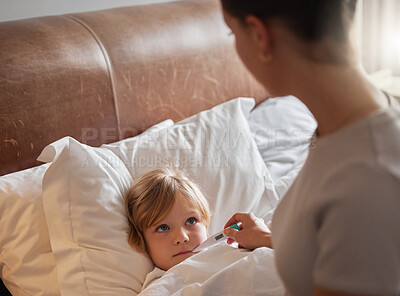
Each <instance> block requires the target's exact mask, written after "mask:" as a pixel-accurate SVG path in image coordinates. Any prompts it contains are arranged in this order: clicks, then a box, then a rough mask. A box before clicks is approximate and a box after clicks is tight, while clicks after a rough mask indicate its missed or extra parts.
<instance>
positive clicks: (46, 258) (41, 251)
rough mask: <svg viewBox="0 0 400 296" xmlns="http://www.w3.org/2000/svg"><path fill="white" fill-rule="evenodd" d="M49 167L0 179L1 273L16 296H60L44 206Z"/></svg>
mask: <svg viewBox="0 0 400 296" xmlns="http://www.w3.org/2000/svg"><path fill="white" fill-rule="evenodd" d="M48 166H49V165H47V164H46V165H41V166H38V167H35V168H32V169H28V170H24V171H21V172H17V173H13V174H9V175H5V176H2V177H0V247H1V249H0V271H1V278H2V279H3V282H4V284H5V285H6V286H7V288H8V290H9V291H10V292H11V293H12V294H13V295H17V296H18V295H44V296H46V295H53V296H54V295H60V291H59V288H58V283H57V270H56V262H55V259H54V256H53V253H52V252H51V246H50V238H49V234H48V229H47V223H46V219H45V216H44V211H43V202H42V178H43V175H44V173H45V171H46V170H47V168H48Z"/></svg>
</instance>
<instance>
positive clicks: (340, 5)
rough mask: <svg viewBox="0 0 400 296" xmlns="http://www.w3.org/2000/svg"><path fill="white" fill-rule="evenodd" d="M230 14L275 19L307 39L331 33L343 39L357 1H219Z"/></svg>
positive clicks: (311, 39) (313, 39) (314, 39)
mask: <svg viewBox="0 0 400 296" xmlns="http://www.w3.org/2000/svg"><path fill="white" fill-rule="evenodd" d="M221 2H222V7H223V8H224V10H225V11H226V12H228V13H229V14H230V15H232V16H234V17H237V18H239V19H241V20H244V19H245V17H246V16H247V15H254V16H257V17H259V18H260V19H263V20H268V19H272V18H277V19H280V20H282V21H284V23H285V24H286V25H288V26H289V28H290V29H291V30H292V31H293V32H294V33H295V34H296V35H297V36H298V37H301V38H302V39H303V40H306V41H319V40H321V39H322V38H323V37H325V36H332V37H334V38H335V39H336V40H337V41H343V40H346V37H347V32H348V30H349V25H350V23H351V21H352V20H353V18H354V13H355V9H356V4H357V0H221Z"/></svg>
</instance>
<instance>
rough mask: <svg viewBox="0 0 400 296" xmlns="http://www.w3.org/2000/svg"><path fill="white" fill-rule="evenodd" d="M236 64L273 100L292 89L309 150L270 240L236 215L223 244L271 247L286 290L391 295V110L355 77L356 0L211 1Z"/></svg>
mask: <svg viewBox="0 0 400 296" xmlns="http://www.w3.org/2000/svg"><path fill="white" fill-rule="evenodd" d="M221 2H222V7H223V13H224V17H225V21H226V23H227V25H228V26H229V27H230V28H231V30H232V32H233V34H234V35H235V38H236V49H237V52H238V54H239V56H240V57H241V59H242V61H243V63H244V64H245V65H246V66H247V68H248V69H249V70H250V71H251V73H252V74H253V75H254V76H255V77H256V78H257V80H258V81H259V82H261V83H262V84H263V85H264V86H265V87H266V88H267V89H268V91H269V93H270V94H271V95H272V96H284V95H290V94H291V95H295V96H297V97H298V98H299V99H300V100H302V101H303V103H304V104H305V105H307V107H308V108H309V109H310V111H311V112H312V113H313V115H314V116H315V118H316V120H317V122H318V129H317V131H316V135H317V140H316V143H315V146H313V147H310V152H309V157H308V159H307V162H306V164H305V165H304V168H303V170H302V171H301V173H300V174H299V176H298V178H297V179H296V181H295V182H294V183H293V185H292V187H291V188H290V189H289V191H288V192H287V194H286V195H285V197H284V198H283V199H282V201H281V202H280V204H279V206H278V208H277V209H276V211H275V213H274V217H273V220H272V227H271V230H272V235H271V233H270V232H269V230H268V228H267V227H266V226H265V224H264V222H263V221H262V220H261V219H257V218H255V217H254V216H253V215H252V214H245V213H238V214H235V215H234V216H233V217H232V218H231V219H230V220H229V221H228V222H227V223H226V226H228V225H231V224H233V223H236V222H242V228H243V229H242V230H241V231H235V230H232V229H230V230H229V231H227V235H228V236H230V237H231V238H232V239H230V242H232V241H233V240H236V241H237V242H238V243H239V244H240V245H241V246H243V247H246V248H257V247H261V246H268V247H273V248H274V249H275V254H276V265H277V268H278V271H279V273H280V275H281V277H282V280H283V282H284V285H285V288H286V290H287V292H288V294H291V295H361V294H362V295H365V294H368V295H400V215H399V214H398V212H399V210H400V107H399V104H398V102H396V101H395V100H394V99H393V98H390V97H389V96H387V95H385V94H384V93H382V92H381V91H379V90H378V89H376V88H375V87H374V86H373V85H372V84H371V83H370V82H369V81H368V79H367V78H366V75H365V74H364V72H363V70H362V67H361V66H360V64H359V62H358V60H357V56H356V53H355V50H354V48H353V44H352V42H351V36H350V35H351V34H350V33H351V28H352V24H353V18H354V13H355V8H356V0H247V1H244V0H221Z"/></svg>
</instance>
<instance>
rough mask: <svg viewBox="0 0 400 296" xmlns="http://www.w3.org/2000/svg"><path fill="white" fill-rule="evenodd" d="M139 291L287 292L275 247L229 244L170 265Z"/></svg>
mask: <svg viewBox="0 0 400 296" xmlns="http://www.w3.org/2000/svg"><path fill="white" fill-rule="evenodd" d="M139 295H142V296H148V295H154V296H155V295H156V296H163V295H188V296H189V295H207V296H213V295H218V296H219V295H246V296H250V295H274V296H275V295H284V288H283V286H282V283H281V281H280V279H279V277H278V274H277V271H276V268H275V264H274V251H273V250H272V249H269V248H259V249H256V250H254V251H249V250H245V249H237V248H235V247H231V246H229V245H227V244H224V245H218V246H215V247H213V248H211V249H209V250H206V251H204V252H201V253H199V254H196V255H194V256H192V257H190V258H188V259H186V260H185V261H183V262H182V263H180V264H178V265H176V266H174V267H172V268H171V269H169V270H168V271H167V272H166V273H165V274H164V275H163V276H162V277H161V278H158V279H156V280H154V281H153V282H151V283H150V285H149V286H147V287H146V288H145V289H144V290H143V291H142V292H141V293H140V294H139Z"/></svg>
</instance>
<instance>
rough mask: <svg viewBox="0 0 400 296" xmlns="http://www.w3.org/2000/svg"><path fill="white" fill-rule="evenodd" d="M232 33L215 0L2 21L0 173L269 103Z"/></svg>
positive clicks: (198, 0)
mask: <svg viewBox="0 0 400 296" xmlns="http://www.w3.org/2000/svg"><path fill="white" fill-rule="evenodd" d="M228 33H229V30H228V28H227V27H226V26H225V24H224V22H223V17H222V15H221V11H220V6H219V1H218V0H186V1H176V2H168V3H162V4H153V5H144V6H133V7H124V8H116V9H110V10H103V11H96V12H88V13H77V14H68V15H60V16H48V17H40V18H33V19H25V20H17V21H10V22H3V23H0V61H1V62H0V63H1V67H0V136H1V141H0V151H1V153H0V164H1V165H0V175H4V174H8V173H12V172H17V171H20V170H23V169H27V168H31V167H33V166H36V165H39V164H40V163H39V162H37V161H36V158H37V157H38V155H39V154H40V152H41V151H42V149H43V148H44V147H45V146H47V145H48V144H50V143H51V142H53V141H55V140H57V139H60V138H62V137H64V136H71V137H74V138H75V139H77V140H78V141H81V142H83V143H86V144H88V145H91V146H100V145H101V144H103V143H111V142H115V141H118V140H121V139H124V138H127V137H131V136H134V135H137V134H139V133H141V132H142V131H143V130H144V129H146V128H148V127H150V126H151V125H153V124H155V123H158V122H160V121H162V120H164V119H167V118H171V119H173V120H174V121H179V120H181V119H184V118H186V117H188V116H190V115H193V114H195V113H198V112H199V111H201V110H205V109H208V108H210V107H213V106H215V105H217V104H219V103H221V102H223V101H226V100H229V99H232V98H235V97H238V96H250V97H255V98H256V99H257V101H261V100H263V99H265V98H266V97H267V96H268V94H267V93H266V91H265V90H264V89H263V88H262V87H261V86H260V85H259V84H258V83H257V82H256V81H255V80H254V79H253V78H252V77H251V76H250V74H249V73H248V71H247V70H246V69H245V68H244V66H243V65H242V63H241V62H240V60H239V58H238V57H237V55H236V52H235V49H234V38H233V37H232V36H229V34H228ZM0 284H1V285H0V294H1V295H8V291H6V289H5V287H4V286H3V285H2V283H1V282H0Z"/></svg>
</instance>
